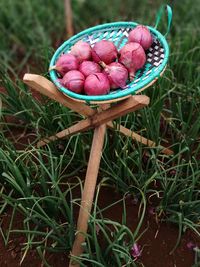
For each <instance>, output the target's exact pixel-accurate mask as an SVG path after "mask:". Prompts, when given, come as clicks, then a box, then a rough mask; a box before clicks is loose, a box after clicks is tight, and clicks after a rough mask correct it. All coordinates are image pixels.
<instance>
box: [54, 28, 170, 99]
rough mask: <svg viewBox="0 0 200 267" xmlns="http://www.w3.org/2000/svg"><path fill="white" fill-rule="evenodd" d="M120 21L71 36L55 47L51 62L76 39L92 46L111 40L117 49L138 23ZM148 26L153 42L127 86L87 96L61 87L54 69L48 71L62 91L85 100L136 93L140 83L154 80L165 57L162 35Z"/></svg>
mask: <svg viewBox="0 0 200 267" xmlns="http://www.w3.org/2000/svg"><path fill="white" fill-rule="evenodd" d="M121 24H122V25H119V23H112V24H110V25H112V26H110V27H108V25H109V24H105V28H104V27H103V26H104V25H101V26H99V29H98V26H97V27H94V28H91V29H89V30H88V31H87V30H86V31H84V32H82V33H79V34H78V35H76V36H74V37H72V38H71V39H69V40H68V41H67V42H65V43H64V44H63V45H62V46H61V47H60V48H59V49H58V50H57V51H56V53H55V54H54V57H53V58H52V61H51V64H50V66H52V65H54V64H55V63H56V61H57V59H58V58H59V57H60V55H61V54H63V53H68V52H70V49H71V47H72V46H73V45H74V44H75V43H76V42H77V41H79V40H83V41H85V42H88V43H89V44H90V45H91V46H92V47H93V46H94V44H95V43H96V42H98V41H100V40H110V41H112V42H113V43H114V44H115V46H116V47H117V49H118V50H120V49H121V48H122V47H123V46H124V45H125V44H126V43H127V39H128V34H129V32H130V31H131V30H132V29H133V28H134V27H135V26H136V25H137V24H136V23H132V24H131V23H121ZM92 29H94V30H92ZM149 29H150V31H151V33H152V36H153V44H152V46H151V47H150V49H149V50H147V51H146V55H147V61H146V64H145V66H144V67H143V68H142V69H140V70H138V71H137V72H136V75H135V78H134V80H133V81H132V82H131V83H128V84H127V87H126V89H117V90H114V91H111V92H110V93H109V94H108V95H103V96H86V95H81V94H76V93H73V92H71V91H69V90H67V89H66V88H64V87H62V86H61V84H60V83H59V82H58V80H57V78H58V77H57V73H56V72H55V71H54V70H53V71H50V76H51V79H52V81H53V82H54V83H55V84H56V86H57V87H58V88H59V89H60V90H61V91H62V92H63V93H65V94H67V95H68V96H70V97H73V98H76V99H79V100H84V101H86V102H87V101H88V102H90V101H93V102H95V101H106V100H111V99H116V100H117V98H121V97H125V96H128V95H130V94H135V93H136V92H137V91H138V90H140V89H142V88H143V87H147V86H148V84H150V83H152V81H153V80H155V79H156V78H158V77H159V75H160V73H161V72H162V71H163V69H164V67H165V65H166V63H167V59H168V54H169V51H168V45H167V42H166V40H165V38H164V36H163V35H161V34H160V33H159V32H158V31H156V30H155V29H154V28H151V27H149Z"/></svg>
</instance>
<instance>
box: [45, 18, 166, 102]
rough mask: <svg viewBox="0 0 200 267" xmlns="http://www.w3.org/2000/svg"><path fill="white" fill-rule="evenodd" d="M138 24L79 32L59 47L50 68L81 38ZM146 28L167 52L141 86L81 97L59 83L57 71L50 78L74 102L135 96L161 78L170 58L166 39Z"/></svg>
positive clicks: (116, 25)
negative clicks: (69, 46) (70, 45)
mask: <svg viewBox="0 0 200 267" xmlns="http://www.w3.org/2000/svg"><path fill="white" fill-rule="evenodd" d="M137 25H138V23H136V22H124V21H119V22H112V23H105V24H100V25H97V26H94V27H90V28H88V29H86V30H83V31H81V32H79V33H78V34H76V35H74V36H72V37H71V38H69V39H68V40H66V41H65V42H64V43H63V44H62V45H61V46H60V47H58V49H57V50H56V51H55V53H54V55H53V57H52V59H51V61H50V65H49V68H51V67H52V66H53V65H55V62H56V59H57V58H58V56H59V55H60V54H61V53H62V52H63V51H64V50H65V48H66V47H67V46H68V45H69V44H70V43H71V42H74V41H78V39H81V37H83V36H84V35H86V34H88V35H89V34H91V33H92V32H94V31H101V30H102V29H104V30H105V29H106V28H112V27H114V28H119V27H126V28H127V27H130V28H133V27H135V26H137ZM146 27H148V28H149V30H150V31H151V32H152V33H153V34H154V35H155V36H156V37H157V38H158V40H159V41H160V42H161V43H162V46H163V48H164V51H165V53H164V54H165V57H164V59H163V61H162V63H161V64H160V65H159V66H158V67H157V69H156V70H155V71H154V72H153V73H152V74H151V75H150V76H149V77H148V78H146V79H144V80H143V81H142V82H140V83H139V84H137V85H135V86H133V87H131V88H127V89H124V90H120V91H118V92H116V93H112V94H107V95H98V96H88V95H81V94H77V93H74V92H72V91H70V90H68V89H67V88H65V87H63V86H62V85H61V84H60V83H59V81H58V77H57V74H56V71H55V70H50V72H49V73H50V78H51V80H52V81H53V83H54V84H55V85H56V87H57V88H58V89H59V90H60V91H61V92H62V93H64V94H66V95H68V96H69V97H71V98H73V99H74V100H77V101H85V102H88V103H90V102H93V103H94V102H95V101H96V102H101V101H109V100H116V101H117V99H119V98H122V97H125V96H128V95H134V94H136V93H137V91H138V90H140V89H141V88H143V87H147V86H148V84H150V83H151V82H152V81H153V80H157V78H159V77H160V73H162V71H163V70H164V68H165V66H166V64H167V61H168V58H169V46H168V43H167V41H166V39H165V37H164V36H163V35H162V34H161V33H160V32H159V31H158V30H156V29H155V28H153V27H151V26H148V25H146Z"/></svg>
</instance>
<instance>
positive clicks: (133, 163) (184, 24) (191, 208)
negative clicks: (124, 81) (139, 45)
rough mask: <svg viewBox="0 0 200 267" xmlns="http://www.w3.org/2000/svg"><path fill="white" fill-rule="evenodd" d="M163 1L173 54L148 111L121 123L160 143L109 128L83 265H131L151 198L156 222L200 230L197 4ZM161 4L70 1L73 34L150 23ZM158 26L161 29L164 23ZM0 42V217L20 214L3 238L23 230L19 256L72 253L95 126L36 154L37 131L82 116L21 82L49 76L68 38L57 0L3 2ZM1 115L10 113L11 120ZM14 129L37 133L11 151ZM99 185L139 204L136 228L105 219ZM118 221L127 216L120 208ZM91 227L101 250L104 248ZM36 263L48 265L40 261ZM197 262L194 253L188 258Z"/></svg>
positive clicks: (46, 130)
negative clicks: (26, 76)
mask: <svg viewBox="0 0 200 267" xmlns="http://www.w3.org/2000/svg"><path fill="white" fill-rule="evenodd" d="M170 3H171V5H172V6H173V10H174V18H173V27H172V30H171V34H170V36H169V37H168V41H169V44H170V48H171V54H170V61H169V66H168V68H167V70H166V72H165V75H164V77H163V78H162V79H160V80H159V82H158V83H156V84H155V85H154V86H152V87H151V88H149V89H147V90H146V91H145V94H147V95H148V96H149V97H150V98H151V103H150V105H149V107H147V108H145V109H143V110H140V111H138V112H136V113H133V114H129V115H127V116H125V117H123V118H121V119H119V120H118V121H119V122H121V123H122V124H123V125H125V126H127V127H129V128H131V129H133V130H134V131H138V132H140V133H141V134H142V135H143V136H145V137H147V138H150V139H152V140H154V141H155V142H156V144H157V147H156V148H153V149H152V148H149V147H144V146H142V145H140V144H139V143H134V142H132V140H130V139H129V138H125V137H123V136H121V135H120V134H119V133H117V132H115V133H113V132H110V131H108V133H107V135H106V142H105V145H104V153H103V157H102V162H101V170H100V176H101V178H102V180H101V182H100V183H99V185H98V189H97V195H96V199H95V202H94V208H93V212H92V214H91V218H90V222H89V233H88V235H87V238H86V243H85V252H84V254H83V255H82V256H81V258H80V259H79V261H80V264H81V266H88V265H89V264H90V265H91V266H119V267H121V266H122V264H125V263H126V266H136V263H135V262H134V259H133V257H131V255H130V249H131V247H132V246H133V244H134V242H136V241H137V240H138V238H139V237H140V227H141V225H142V221H143V216H144V212H145V208H146V202H147V199H148V198H149V197H153V196H157V199H158V204H157V206H156V212H157V214H158V216H160V218H162V215H163V214H165V215H166V216H165V217H164V218H165V219H166V220H168V221H171V222H173V223H175V224H177V225H178V227H179V232H180V236H181V233H182V232H184V231H186V230H187V229H188V228H189V229H191V230H192V231H194V232H195V233H196V234H197V235H198V236H199V235H200V229H199V221H200V215H199V214H200V197H199V186H200V180H199V177H200V161H199V156H200V117H199V116H200V115H199V114H200V105H199V104H200V103H199V102H200V87H199V84H200V74H199V73H200V67H199V61H200V53H199V49H200V47H199V38H198V36H199V32H200V28H199V25H198V14H199V12H200V7H199V5H198V1H197V0H194V1H193V2H192V3H191V1H189V0H184V1H181V3H180V2H178V1H170ZM160 4H161V1H154V3H150V2H148V1H140V2H139V3H138V2H137V1H129V0H127V1H126V5H125V4H122V3H121V1H118V0H116V1H114V0H112V1H109V5H108V3H107V1H105V0H102V1H101V5H100V4H98V2H97V1H91V0H89V1H78V0H76V1H73V9H74V23H75V30H76V31H77V32H78V31H80V30H82V29H85V28H87V27H89V26H93V25H95V24H99V23H103V22H109V21H118V20H134V21H139V22H141V23H144V24H150V25H153V24H154V21H155V20H154V17H155V13H156V10H157V9H158V7H159V5H160ZM113 6H114V8H113ZM58 14H59V15H58ZM94 14H98V15H97V16H95V15H94ZM183 18H184V19H183ZM160 30H161V32H164V31H165V22H164V21H163V23H162V24H161V26H160ZM0 39H1V42H0V55H1V66H0V71H1V87H3V88H5V90H6V94H3V93H2V94H1V100H2V102H3V104H4V106H3V107H2V106H1V105H0V119H1V121H0V129H1V133H0V143H1V148H0V170H1V171H0V182H1V191H0V192H1V213H3V212H5V211H6V209H7V208H8V207H9V206H11V207H12V208H13V220H14V218H15V213H16V212H17V211H18V212H20V213H22V214H23V216H24V221H23V229H21V230H19V229H13V227H12V220H11V222H10V227H9V229H8V231H7V233H4V232H2V231H1V232H2V235H3V237H4V240H5V243H7V242H8V240H9V236H10V234H11V232H12V231H15V232H18V233H22V232H23V233H24V234H25V235H26V238H27V242H26V243H25V244H24V247H23V249H24V250H23V251H24V254H23V258H22V261H23V259H24V257H25V256H26V254H27V252H28V250H29V249H30V248H32V247H36V248H37V251H38V253H39V255H40V256H41V257H43V255H44V253H43V252H44V251H46V250H47V251H48V250H50V251H54V252H56V251H70V249H71V246H72V243H73V240H74V231H75V227H76V226H75V221H74V216H73V215H74V210H75V209H77V208H78V207H79V205H80V199H79V198H76V199H75V198H74V197H73V194H74V193H73V192H74V190H75V189H76V188H78V190H79V191H81V190H82V186H83V184H82V180H81V178H82V176H84V173H85V169H86V165H87V159H88V154H89V149H90V144H91V140H92V131H89V132H87V133H84V134H81V135H80V134H78V135H76V136H73V137H71V138H69V139H67V140H65V141H61V142H56V143H54V144H53V143H52V144H50V145H49V146H48V147H47V148H45V149H42V150H41V149H36V148H34V144H35V143H36V141H37V140H39V139H40V138H41V137H44V136H49V135H51V134H53V133H55V132H57V131H59V130H63V129H65V128H66V127H68V126H69V125H71V124H72V123H74V122H76V121H78V120H80V116H79V115H77V114H75V113H73V112H72V111H70V110H68V109H67V108H64V107H62V106H60V105H59V104H57V103H55V102H53V101H50V100H49V99H46V98H44V99H42V101H44V103H45V105H44V104H43V105H41V103H40V101H38V100H36V99H34V98H33V97H32V94H31V92H30V90H29V89H28V88H27V87H26V86H25V85H24V84H23V82H22V81H21V77H22V74H23V73H24V72H26V71H32V72H35V73H39V74H43V75H47V69H48V64H49V60H50V58H51V56H52V54H53V52H54V50H55V49H56V47H58V46H59V44H60V43H61V42H62V41H63V40H64V39H65V24H64V9H63V3H62V1H55V0H53V1H47V3H46V2H45V4H44V1H41V0H35V1H34V2H33V1H30V0H23V1H11V0H8V1H6V3H5V1H1V3H0ZM8 116H9V118H10V117H11V118H12V119H13V118H15V119H14V120H8V119H7V118H8ZM16 119H17V120H16ZM116 127H117V126H116ZM15 128H18V129H19V128H21V130H22V132H23V131H24V132H25V134H27V133H29V134H30V133H31V134H32V135H34V141H33V142H31V141H30V142H29V145H27V146H26V147H25V148H20V149H16V147H15V146H14V145H13V143H12V142H11V140H10V139H11V138H10V137H11V136H12V131H14V129H15ZM161 143H162V144H164V145H167V146H170V147H171V149H173V151H174V155H173V156H164V155H162V154H161V153H160V148H159V144H161ZM70 177H76V179H75V180H70ZM104 184H106V185H108V186H113V187H114V188H115V190H117V191H119V192H120V193H121V194H122V200H121V201H122V202H123V201H124V197H123V195H125V194H127V193H131V194H132V195H133V196H136V197H137V198H138V199H139V200H141V212H140V214H139V221H140V223H139V226H138V228H137V229H135V232H131V231H130V229H128V227H127V226H126V221H125V219H123V220H122V221H121V223H118V222H115V221H111V220H108V219H105V218H104V220H102V218H103V215H102V211H101V209H100V208H98V192H99V191H98V190H100V188H101V187H102V186H103V185H104ZM76 190H77V189H76ZM122 217H123V218H126V207H125V205H124V210H123V214H122ZM58 218H59V219H58ZM97 226H98V228H99V229H100V233H101V236H102V239H103V240H104V243H105V250H103V249H101V244H100V243H99V240H98V239H99V238H98V234H97V231H96V228H97ZM111 226H112V229H113V232H112V235H111V236H110V227H111ZM180 236H179V238H180ZM66 240H67V242H66ZM178 241H179V240H178ZM122 247H123V249H122ZM43 261H44V264H45V265H46V266H48V263H47V262H46V260H45V259H44V258H43ZM198 262H199V251H197V252H196V258H195V264H196V265H197V264H198ZM196 265H194V266H196Z"/></svg>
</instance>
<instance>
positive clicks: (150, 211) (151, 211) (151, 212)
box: [148, 207, 156, 215]
mask: <svg viewBox="0 0 200 267" xmlns="http://www.w3.org/2000/svg"><path fill="white" fill-rule="evenodd" d="M148 212H149V214H150V215H155V214H156V208H155V207H150V208H149V209H148Z"/></svg>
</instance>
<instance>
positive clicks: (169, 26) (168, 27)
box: [154, 5, 173, 36]
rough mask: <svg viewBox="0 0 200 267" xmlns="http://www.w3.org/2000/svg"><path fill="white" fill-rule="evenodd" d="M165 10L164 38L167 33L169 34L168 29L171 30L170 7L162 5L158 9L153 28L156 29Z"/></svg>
mask: <svg viewBox="0 0 200 267" xmlns="http://www.w3.org/2000/svg"><path fill="white" fill-rule="evenodd" d="M165 9H166V11H167V32H166V33H165V35H164V36H167V35H168V33H169V31H170V28H171V24H172V14H173V13H172V9H171V7H170V6H169V5H162V6H161V7H160V9H159V10H158V13H157V15H156V24H155V26H154V28H155V29H156V28H157V27H158V25H159V23H160V20H161V18H162V16H163V12H164V11H165Z"/></svg>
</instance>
